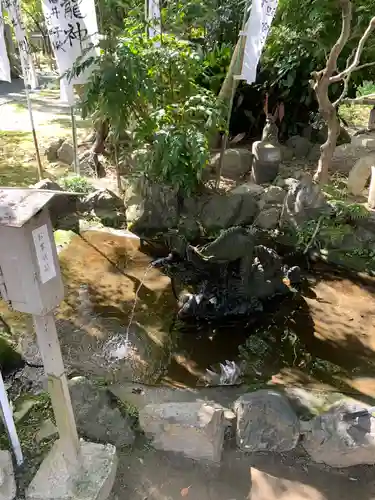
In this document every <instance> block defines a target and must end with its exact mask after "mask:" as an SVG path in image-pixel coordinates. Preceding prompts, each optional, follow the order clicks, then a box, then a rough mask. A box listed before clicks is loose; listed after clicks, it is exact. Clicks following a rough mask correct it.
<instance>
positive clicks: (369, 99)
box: [341, 94, 375, 106]
mask: <svg viewBox="0 0 375 500" xmlns="http://www.w3.org/2000/svg"><path fill="white" fill-rule="evenodd" d="M341 102H342V103H343V104H362V105H366V106H375V94H368V95H364V96H360V97H356V98H355V99H342V101H341Z"/></svg>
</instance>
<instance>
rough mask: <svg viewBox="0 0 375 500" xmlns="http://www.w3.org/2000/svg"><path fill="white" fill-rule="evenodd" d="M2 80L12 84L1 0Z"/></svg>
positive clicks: (0, 62) (0, 59) (0, 58)
mask: <svg viewBox="0 0 375 500" xmlns="http://www.w3.org/2000/svg"><path fill="white" fill-rule="evenodd" d="M0 80H3V81H6V82H10V81H11V78H10V64H9V59H8V54H7V47H6V45H5V35H4V19H3V11H2V5H1V0H0Z"/></svg>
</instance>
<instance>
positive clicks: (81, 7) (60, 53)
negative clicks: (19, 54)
mask: <svg viewBox="0 0 375 500" xmlns="http://www.w3.org/2000/svg"><path fill="white" fill-rule="evenodd" d="M42 8H43V13H44V17H45V20H46V25H47V29H48V35H49V38H50V40H51V45H52V48H53V51H54V54H55V58H56V63H57V67H58V70H59V75H60V76H62V75H64V74H65V73H66V71H69V70H71V69H72V67H73V65H74V63H75V62H76V61H77V59H78V58H79V57H81V56H82V55H83V54H85V55H84V57H83V58H82V61H83V60H84V59H87V58H88V57H91V56H95V55H97V50H96V49H95V48H94V46H95V45H96V44H97V41H98V24H97V20H96V13H95V2H94V0H42ZM91 72H92V68H88V69H87V70H86V71H85V72H83V73H82V74H80V75H79V77H75V78H72V79H70V80H69V81H68V80H67V78H63V79H62V80H61V82H60V97H61V99H62V100H63V101H65V102H68V103H69V104H70V105H71V106H73V105H74V92H73V85H78V84H84V83H86V82H87V80H88V78H89V76H90V74H91Z"/></svg>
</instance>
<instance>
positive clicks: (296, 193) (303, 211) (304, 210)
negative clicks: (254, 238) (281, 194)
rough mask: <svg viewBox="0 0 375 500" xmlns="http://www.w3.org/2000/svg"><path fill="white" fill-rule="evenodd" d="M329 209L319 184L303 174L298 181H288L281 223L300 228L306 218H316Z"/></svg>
mask: <svg viewBox="0 0 375 500" xmlns="http://www.w3.org/2000/svg"><path fill="white" fill-rule="evenodd" d="M330 210H331V207H330V205H329V204H328V202H327V201H326V199H325V197H324V195H323V193H322V191H321V189H320V188H319V186H318V185H317V184H315V183H314V182H313V180H312V178H311V177H310V176H309V175H305V176H304V177H303V178H302V179H301V180H300V181H296V180H294V179H293V180H291V181H290V187H289V190H288V193H287V195H286V197H285V200H284V207H283V215H282V220H281V224H286V225H289V226H292V227H294V228H300V227H301V226H302V225H303V224H304V223H305V222H307V221H308V220H312V219H316V218H318V217H319V216H320V215H321V214H322V213H324V212H329V211H330Z"/></svg>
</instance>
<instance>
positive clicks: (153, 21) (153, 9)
mask: <svg viewBox="0 0 375 500" xmlns="http://www.w3.org/2000/svg"><path fill="white" fill-rule="evenodd" d="M148 22H149V23H150V26H149V28H148V36H149V37H150V38H154V37H155V36H158V35H160V33H161V21H160V6H159V0H148ZM157 45H160V44H159V42H157Z"/></svg>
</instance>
